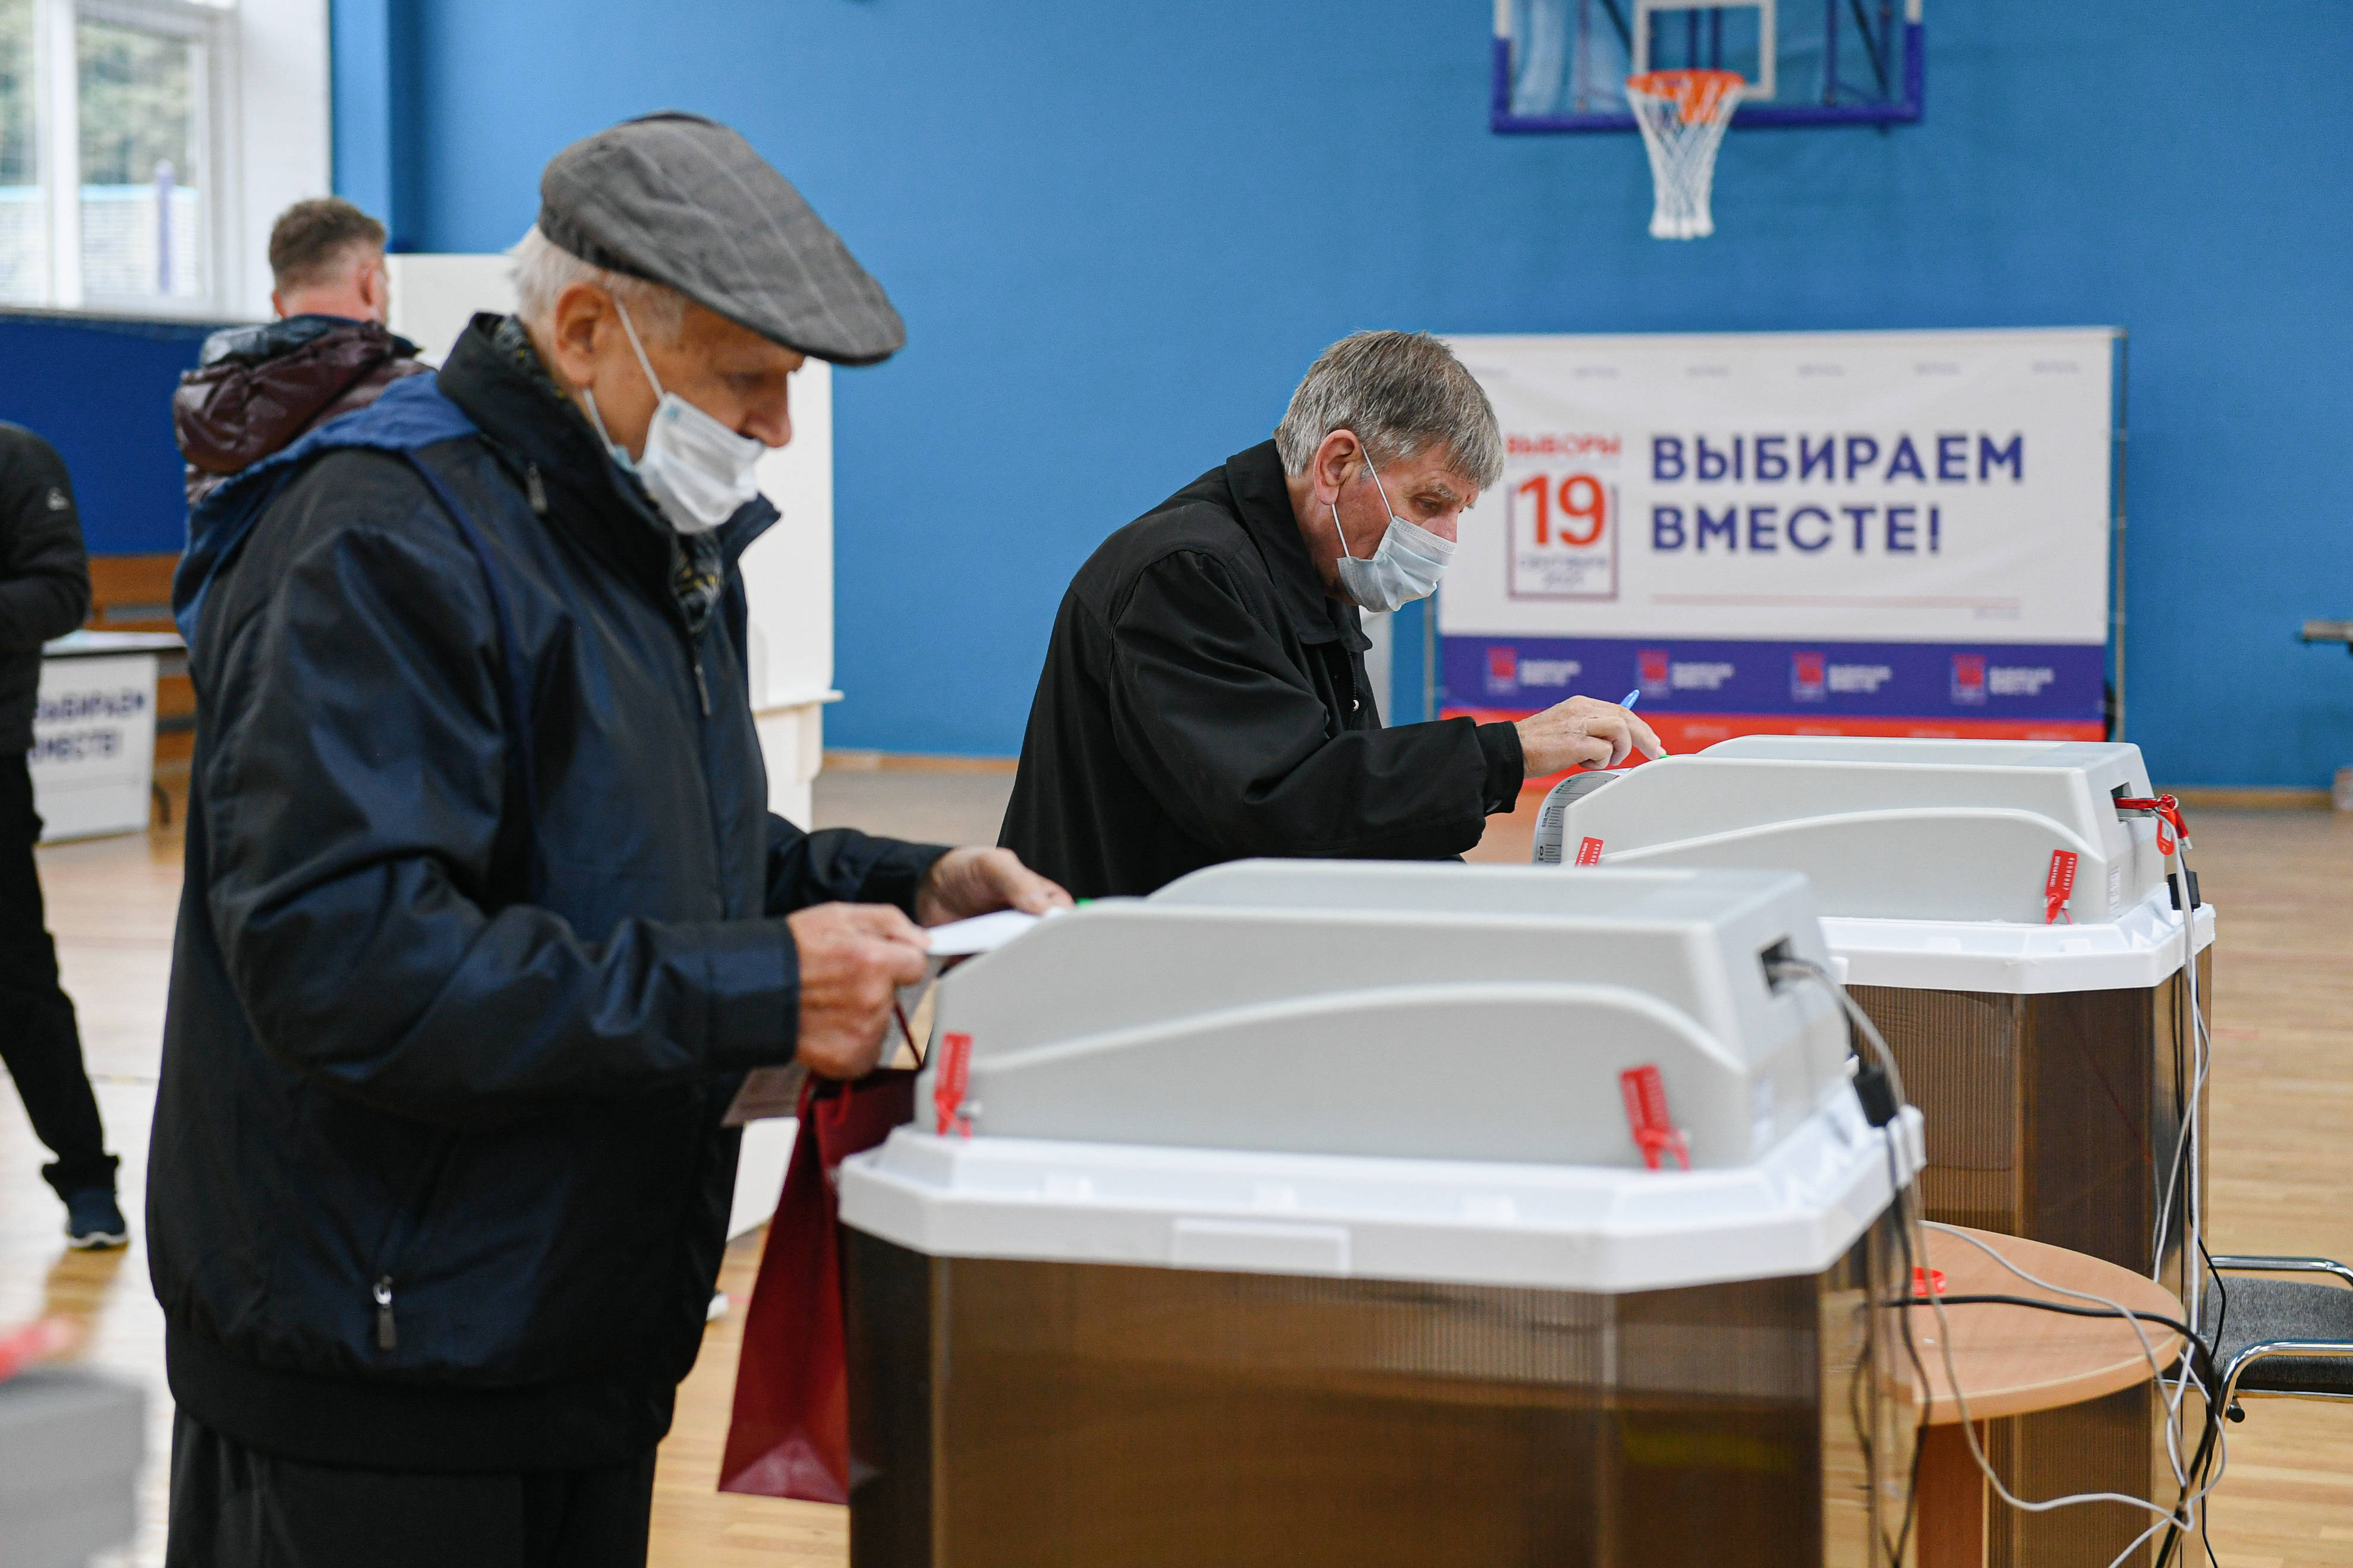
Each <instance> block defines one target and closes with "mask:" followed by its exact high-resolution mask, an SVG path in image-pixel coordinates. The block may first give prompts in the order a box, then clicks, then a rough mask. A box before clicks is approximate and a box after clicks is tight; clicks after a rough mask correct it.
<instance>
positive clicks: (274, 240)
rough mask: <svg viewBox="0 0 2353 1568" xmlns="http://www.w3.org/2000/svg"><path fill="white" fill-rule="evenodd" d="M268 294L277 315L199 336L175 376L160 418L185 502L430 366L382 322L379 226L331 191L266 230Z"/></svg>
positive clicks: (385, 288)
mask: <svg viewBox="0 0 2353 1568" xmlns="http://www.w3.org/2000/svg"><path fill="white" fill-rule="evenodd" d="M269 270H270V275H271V280H272V282H273V283H274V284H275V287H274V288H272V289H271V290H270V293H269V303H270V305H271V306H272V307H273V308H274V309H276V310H277V311H278V314H279V316H280V320H278V321H271V322H269V323H268V324H267V325H265V326H259V327H227V328H224V329H223V330H221V331H217V332H215V333H214V334H213V335H212V336H211V337H209V338H207V339H206V340H205V348H204V353H203V354H202V355H201V356H200V357H199V358H198V360H197V363H196V368H195V369H194V370H192V371H190V372H188V374H185V375H184V376H182V377H181V378H180V390H179V392H178V393H177V394H175V395H174V397H173V399H172V427H173V431H174V434H176V435H177V436H178V437H179V438H180V455H181V456H182V457H184V458H187V460H188V504H189V505H190V506H194V505H195V504H196V503H197V502H198V501H201V500H204V499H205V497H206V496H207V495H209V494H210V493H211V492H212V491H213V489H214V488H215V487H216V486H217V485H219V484H220V482H221V481H222V480H223V479H227V477H228V476H229V475H231V474H234V473H237V471H238V470H240V469H242V468H248V467H249V466H251V465H252V464H255V463H258V462H259V461H260V460H261V459H262V458H267V457H269V455H270V454H272V453H274V452H278V451H280V450H283V449H284V448H285V447H286V446H287V444H288V443H290V442H291V441H292V440H293V439H294V438H295V437H298V436H300V435H301V434H302V433H303V432H304V431H306V430H309V429H311V428H312V427H313V426H319V425H323V424H325V423H326V422H327V421H328V420H330V419H332V418H334V417H335V416H337V415H339V414H349V413H351V412H352V411H353V409H355V408H364V407H366V406H367V405H369V404H371V403H374V402H375V400H376V398H377V397H379V396H381V395H383V392H384V389H385V387H387V386H390V385H391V384H393V383H394V382H396V381H398V380H399V379H401V378H402V377H403V376H408V375H416V374H419V373H420V372H423V371H426V370H427V369H429V368H431V367H429V366H427V365H423V364H420V363H417V345H416V344H415V343H412V342H409V341H408V340H407V339H406V338H398V337H395V336H394V335H393V334H392V333H390V332H388V331H385V326H384V321H385V312H386V311H387V310H389V309H390V307H391V304H392V279H391V276H390V274H389V273H388V272H387V271H386V270H385V264H384V225H382V224H380V223H378V222H376V220H375V219H374V218H372V217H370V216H368V215H367V214H365V213H364V212H362V211H360V209H359V208H357V207H355V206H353V205H352V204H351V203H349V202H347V201H345V200H343V198H342V197H341V196H324V197H322V198H320V199H318V200H316V201H308V202H296V203H295V204H294V205H292V206H290V207H288V208H287V209H286V210H285V211H284V212H283V213H281V214H280V215H279V218H278V222H277V223H276V224H275V225H274V226H272V227H271V228H270V231H269Z"/></svg>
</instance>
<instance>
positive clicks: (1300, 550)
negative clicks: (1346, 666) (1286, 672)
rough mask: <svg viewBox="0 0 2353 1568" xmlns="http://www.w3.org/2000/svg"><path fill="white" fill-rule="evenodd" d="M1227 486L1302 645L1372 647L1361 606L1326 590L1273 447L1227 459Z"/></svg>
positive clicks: (1268, 443) (1358, 650)
mask: <svg viewBox="0 0 2353 1568" xmlns="http://www.w3.org/2000/svg"><path fill="white" fill-rule="evenodd" d="M1226 485H1227V488H1228V489H1230V490H1232V491H1233V496H1234V505H1235V510H1237V511H1238V512H1239V513H1240V517H1241V520H1242V526H1243V527H1244V528H1245V529H1247V530H1249V531H1250V538H1251V540H1252V541H1253V542H1256V543H1257V545H1258V549H1259V554H1260V555H1261V557H1262V558H1264V560H1265V562H1266V570H1267V574H1268V575H1269V576H1270V577H1272V578H1273V579H1274V595H1275V598H1276V600H1277V601H1278V602H1280V603H1281V604H1282V615H1283V619H1285V620H1286V621H1288V622H1290V623H1291V632H1292V635H1293V637H1297V638H1298V639H1299V640H1300V641H1301V642H1303V643H1325V642H1338V643H1339V644H1341V645H1342V646H1343V647H1345V648H1347V650H1348V651H1349V652H1351V653H1362V652H1364V651H1365V650H1366V648H1368V647H1372V646H1373V644H1372V639H1371V638H1369V637H1366V636H1365V633H1364V629H1363V627H1362V626H1359V625H1358V624H1357V620H1356V605H1351V604H1347V603H1345V601H1342V600H1339V599H1335V598H1332V597H1330V596H1329V595H1326V594H1325V593H1324V580H1323V579H1322V578H1321V577H1319V576H1317V575H1316V574H1315V563H1314V559H1313V558H1312V557H1310V556H1309V555H1308V553H1307V542H1306V541H1305V540H1304V539H1302V538H1301V537H1300V536H1299V519H1298V517H1297V515H1296V514H1294V513H1293V511H1292V510H1291V489H1290V486H1289V485H1288V484H1286V483H1285V482H1284V479H1283V474H1282V456H1281V455H1280V454H1279V453H1277V452H1276V450H1275V447H1274V443H1273V442H1271V441H1261V442H1260V443H1259V444H1258V445H1257V446H1255V447H1251V448H1250V450H1248V451H1246V452H1237V453H1235V454H1234V455H1233V456H1232V457H1230V458H1227V459H1226Z"/></svg>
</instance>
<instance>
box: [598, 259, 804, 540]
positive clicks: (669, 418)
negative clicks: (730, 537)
mask: <svg viewBox="0 0 2353 1568" xmlns="http://www.w3.org/2000/svg"><path fill="white" fill-rule="evenodd" d="M613 308H614V309H615V310H618V311H620V313H621V330H622V331H625V332H627V333H628V334H629V347H630V348H632V349H634V350H635V351H636V352H637V355H638V368H640V369H641V370H643V371H644V372H645V373H646V380H647V381H648V382H649V383H650V384H652V386H653V389H654V393H655V395H656V396H658V397H659V399H660V401H659V403H657V404H655V405H654V416H653V419H652V421H651V422H650V423H649V424H648V425H647V426H646V449H645V455H644V456H643V457H641V458H638V459H637V460H636V461H635V462H632V461H630V459H629V451H628V447H624V446H622V445H620V444H619V443H618V442H617V441H615V440H614V439H613V438H612V437H610V436H607V435H606V434H605V421H604V418H603V417H602V416H600V415H598V414H597V412H596V395H594V394H593V393H591V392H589V391H588V389H587V388H586V387H583V388H581V390H580V401H581V404H582V405H583V406H585V407H586V409H587V410H588V418H589V420H590V422H591V423H593V424H594V425H595V426H596V434H597V435H598V436H600V437H604V441H605V449H606V450H607V451H608V452H610V453H612V454H613V460H614V461H615V462H617V463H618V464H620V465H621V467H623V468H627V469H628V470H629V471H630V472H632V473H634V474H636V475H637V476H638V479H639V480H641V481H642V482H643V483H644V485H645V487H646V493H647V494H648V495H650V496H651V497H653V498H654V505H656V506H657V507H659V508H660V509H661V514H662V520H663V521H666V522H668V523H669V524H670V526H671V527H672V528H674V529H676V530H678V531H679V532H681V533H708V532H710V531H712V529H714V528H717V527H718V526H719V525H720V524H721V523H723V522H725V521H727V520H728V519H729V518H731V517H733V516H734V515H735V513H736V510H737V509H739V508H740V507H742V506H743V504H744V502H745V501H747V500H751V499H752V498H753V497H754V496H755V495H758V494H759V493H760V487H759V485H758V484H757V483H756V482H755V481H754V479H753V478H752V466H753V465H754V463H757V462H758V461H759V460H760V454H761V453H763V452H765V451H766V450H767V449H768V448H767V447H766V446H765V444H764V443H762V442H760V441H757V440H754V438H753V437H749V436H738V435H737V434H736V433H735V432H734V431H733V430H730V429H729V428H727V426H724V425H722V424H721V423H720V422H719V421H718V420H716V419H713V418H712V416H710V415H708V414H705V413H704V412H703V411H702V409H700V408H697V407H696V406H695V405H693V404H691V403H689V402H688V401H687V400H686V399H685V398H683V397H681V396H680V395H678V394H677V393H675V392H664V391H663V390H662V384H661V383H660V381H659V380H658V379H656V377H655V375H654V367H653V362H652V361H651V360H649V359H648V358H646V350H645V345H644V344H643V343H640V342H638V329H637V326H636V324H635V323H633V322H632V321H630V320H629V309H628V306H626V305H624V304H622V303H621V302H620V301H619V300H614V301H613Z"/></svg>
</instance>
